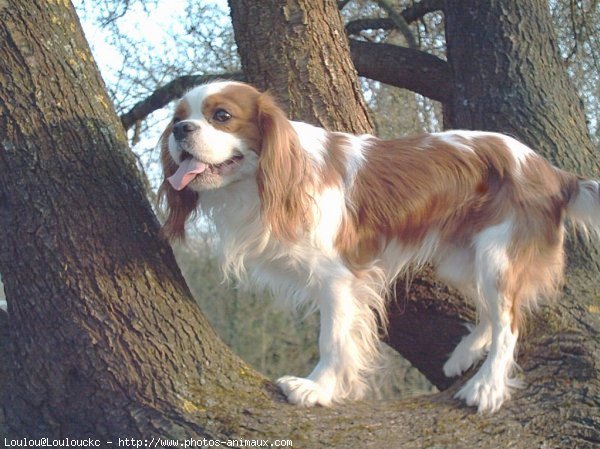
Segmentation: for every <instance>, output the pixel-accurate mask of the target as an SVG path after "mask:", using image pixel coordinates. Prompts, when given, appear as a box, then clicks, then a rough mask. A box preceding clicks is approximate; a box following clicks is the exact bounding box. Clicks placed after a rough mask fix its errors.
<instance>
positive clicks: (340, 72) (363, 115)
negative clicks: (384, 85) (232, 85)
mask: <svg viewBox="0 0 600 449" xmlns="http://www.w3.org/2000/svg"><path fill="white" fill-rule="evenodd" d="M229 7H230V8H231V18H232V20H233V26H234V29H235V41H236V43H237V46H238V50H239V53H240V57H241V60H242V67H243V69H244V73H245V75H246V79H247V81H248V82H249V83H252V84H254V85H255V86H257V87H259V88H261V89H267V88H269V89H272V90H273V92H274V93H275V94H276V96H277V98H278V99H279V100H280V101H282V103H283V106H284V107H287V109H288V112H289V113H290V115H291V116H292V117H294V119H295V120H301V121H305V122H309V123H313V124H316V125H319V126H322V127H324V128H326V129H334V130H337V131H349V132H354V133H365V132H370V131H371V130H372V129H373V123H372V122H371V120H370V118H369V114H368V111H367V108H366V106H365V103H364V101H363V98H362V93H361V90H360V85H359V83H358V78H357V76H356V70H355V69H354V66H353V65H352V60H351V59H350V54H349V51H348V40H347V39H346V33H345V31H344V27H343V24H342V19H341V17H340V13H339V11H338V9H337V2H336V1H335V0H324V1H322V2H315V1H312V0H264V1H260V2H258V1H254V0H229Z"/></svg>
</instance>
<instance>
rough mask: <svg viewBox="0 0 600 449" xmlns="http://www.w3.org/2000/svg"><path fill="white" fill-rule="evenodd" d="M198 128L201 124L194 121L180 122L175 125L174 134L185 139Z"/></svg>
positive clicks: (177, 138)
mask: <svg viewBox="0 0 600 449" xmlns="http://www.w3.org/2000/svg"><path fill="white" fill-rule="evenodd" d="M198 128H199V126H198V125H196V124H195V123H193V122H188V121H183V122H178V123H175V125H173V135H174V136H175V139H176V140H182V139H185V138H186V137H187V135H188V134H190V133H193V132H194V131H196V130H197V129H198Z"/></svg>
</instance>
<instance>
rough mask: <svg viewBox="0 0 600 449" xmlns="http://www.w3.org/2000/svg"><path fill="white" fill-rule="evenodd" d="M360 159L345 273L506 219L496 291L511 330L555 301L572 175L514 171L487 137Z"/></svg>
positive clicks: (394, 147) (385, 147)
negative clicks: (508, 230)
mask: <svg viewBox="0 0 600 449" xmlns="http://www.w3.org/2000/svg"><path fill="white" fill-rule="evenodd" d="M469 148H470V149H471V150H469ZM365 157H366V163H365V164H364V166H363V167H362V168H361V169H360V170H359V172H358V174H357V176H356V180H355V184H354V188H353V189H352V191H351V203H352V208H351V211H350V213H349V215H348V217H347V220H346V221H345V222H344V223H343V225H342V228H341V230H340V232H339V234H338V236H337V240H336V246H337V248H338V249H339V250H340V252H341V254H342V255H343V256H344V258H345V259H346V260H347V261H348V263H349V264H350V265H351V266H353V267H356V268H357V269H359V268H360V267H361V266H365V264H368V262H370V261H372V260H374V259H375V258H376V257H378V255H379V254H380V253H381V251H382V250H383V249H384V248H385V246H386V245H387V243H388V242H390V241H391V240H393V239H397V240H398V241H399V242H401V243H402V244H403V245H407V246H408V247H413V248H417V247H418V246H419V245H420V244H421V243H422V242H423V239H424V238H425V236H426V235H427V233H429V232H431V231H436V232H437V233H438V235H439V237H440V240H441V243H442V244H444V243H448V244H452V245H455V246H456V245H459V246H463V247H466V246H468V245H471V244H472V239H473V237H474V236H475V235H477V234H478V233H480V232H481V231H482V230H484V229H485V228H488V227H490V226H493V225H496V224H499V223H501V222H503V221H505V220H507V219H511V220H512V221H513V222H514V230H513V235H512V237H511V241H510V242H508V245H509V246H508V248H507V250H508V255H509V258H510V261H511V263H510V268H509V269H508V270H507V272H506V273H504V274H503V276H502V277H501V278H500V279H498V288H499V289H500V290H501V291H502V292H503V294H505V295H506V297H507V298H508V300H509V301H510V302H511V303H510V310H511V312H512V317H513V321H512V325H513V330H516V329H518V327H519V326H520V323H521V321H522V311H523V310H524V309H527V308H529V307H531V306H532V305H533V304H535V301H536V299H537V298H538V297H540V296H552V295H553V294H554V293H555V292H556V291H557V289H558V288H559V286H560V284H561V279H562V271H563V265H564V256H563V226H562V222H563V216H564V211H565V207H566V203H567V202H568V200H569V198H571V196H572V195H573V192H575V191H576V189H577V178H576V177H575V176H574V175H571V174H569V173H565V172H562V171H560V170H558V169H556V168H554V167H552V166H551V165H550V164H549V163H548V162H546V161H545V160H544V159H542V158H541V157H539V156H537V155H532V156H531V157H528V158H527V159H526V160H525V161H524V163H522V164H520V166H518V165H517V162H516V161H515V159H514V156H513V155H512V153H511V150H510V148H508V147H507V144H506V141H505V140H503V139H502V138H500V137H497V136H490V135H487V136H478V137H473V138H470V139H467V138H463V137H461V136H458V135H454V136H452V141H450V142H449V141H448V139H441V138H439V137H437V136H434V135H422V136H415V137H408V138H403V139H398V140H392V141H382V140H379V139H375V138H373V139H372V141H371V142H370V147H369V148H368V149H366V151H365Z"/></svg>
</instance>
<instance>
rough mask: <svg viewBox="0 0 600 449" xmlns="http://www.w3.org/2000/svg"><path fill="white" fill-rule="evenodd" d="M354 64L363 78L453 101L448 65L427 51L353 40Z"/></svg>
mask: <svg viewBox="0 0 600 449" xmlns="http://www.w3.org/2000/svg"><path fill="white" fill-rule="evenodd" d="M350 52H351V54H352V61H353V62H354V65H355V67H356V70H357V71H358V74H359V75H360V76H364V77H366V78H370V79H373V80H376V81H381V82H382V83H386V84H389V85H391V86H396V87H402V88H405V89H409V90H411V91H413V92H416V93H418V94H421V95H424V96H425V97H428V98H431V99H432V100H437V101H441V102H445V101H447V100H448V99H449V98H450V92H451V89H452V82H451V81H452V75H451V73H450V69H449V67H448V63H447V62H446V61H444V60H443V59H440V58H438V57H437V56H433V55H430V54H428V53H425V52H423V51H419V50H413V49H410V48H405V47H400V46H398V45H390V44H374V43H371V42H363V41H357V40H355V39H350Z"/></svg>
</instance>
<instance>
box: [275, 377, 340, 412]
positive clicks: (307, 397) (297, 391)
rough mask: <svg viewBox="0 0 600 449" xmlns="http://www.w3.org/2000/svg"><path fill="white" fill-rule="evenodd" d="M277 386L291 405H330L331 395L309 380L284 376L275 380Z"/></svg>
mask: <svg viewBox="0 0 600 449" xmlns="http://www.w3.org/2000/svg"><path fill="white" fill-rule="evenodd" d="M277 385H278V386H279V388H281V391H283V394H285V395H286V397H287V399H288V401H289V402H291V403H292V404H295V405H299V406H301V407H312V406H314V405H317V404H318V405H323V406H329V405H331V402H332V396H333V394H332V393H331V392H328V391H326V389H324V388H323V387H321V386H320V385H319V384H318V383H316V382H315V381H312V380H310V379H305V378H302V377H294V376H284V377H281V378H279V379H277Z"/></svg>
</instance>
